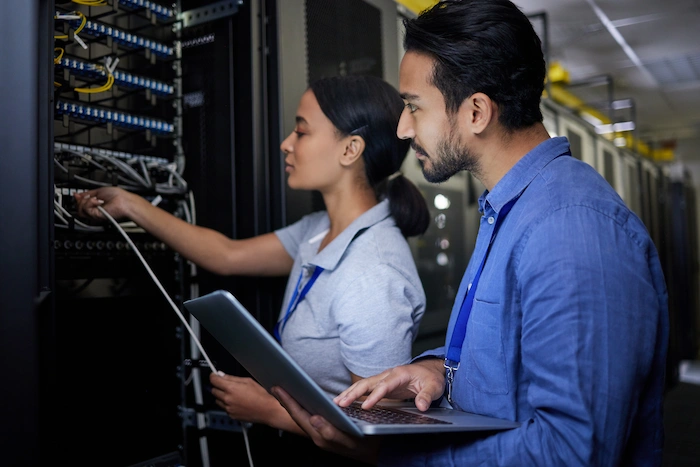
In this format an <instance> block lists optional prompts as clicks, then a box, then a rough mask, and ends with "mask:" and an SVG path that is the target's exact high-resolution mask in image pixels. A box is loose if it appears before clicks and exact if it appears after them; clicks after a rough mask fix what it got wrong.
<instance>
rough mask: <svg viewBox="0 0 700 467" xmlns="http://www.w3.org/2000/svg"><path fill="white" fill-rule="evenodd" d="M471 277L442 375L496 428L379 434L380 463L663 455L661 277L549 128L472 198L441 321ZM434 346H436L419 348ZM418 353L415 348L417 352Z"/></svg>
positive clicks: (626, 222) (619, 207) (631, 220)
mask: <svg viewBox="0 0 700 467" xmlns="http://www.w3.org/2000/svg"><path fill="white" fill-rule="evenodd" d="M518 196H519V198H518V200H517V201H516V203H515V205H514V206H513V208H512V210H511V211H510V213H508V215H507V216H506V217H505V219H504V220H503V223H502V226H501V228H500V230H499V231H498V234H497V236H496V238H495V240H494V242H493V245H492V247H491V250H490V253H489V256H488V258H487V261H486V264H485V266H484V270H483V273H482V275H481V278H480V280H479V282H478V286H477V289H476V294H475V300H474V305H473V308H472V311H471V316H470V319H469V322H468V324H467V331H466V338H465V340H464V343H463V346H462V350H461V363H460V366H459V369H458V370H457V372H456V376H455V382H454V387H453V401H454V402H453V405H454V406H455V407H457V408H459V409H462V410H465V411H469V412H476V413H480V414H486V415H491V416H496V417H500V418H506V419H510V420H517V421H520V422H521V423H522V425H521V426H520V427H519V428H516V429H513V430H509V431H502V432H498V433H486V434H484V433H481V434H478V435H476V436H475V435H474V434H461V435H450V436H435V437H432V438H430V437H427V438H423V439H422V440H421V441H420V442H419V441H416V442H411V443H406V442H405V440H402V441H403V442H401V441H399V442H397V443H393V442H391V441H390V442H389V443H386V444H388V446H386V444H385V447H386V449H384V450H383V452H382V464H387V465H389V464H391V465H401V466H410V465H440V466H449V465H459V466H476V465H511V466H567V467H571V466H576V465H585V466H593V465H595V466H605V467H609V466H616V465H635V466H640V465H660V464H661V450H662V444H663V420H662V394H663V389H664V371H665V365H666V349H667V339H668V326H669V324H668V310H667V308H668V304H667V301H668V300H667V293H666V285H665V281H664V277H663V273H662V270H661V264H660V262H659V258H658V254H657V251H656V248H655V247H654V244H653V243H652V240H651V238H650V237H649V235H648V233H647V230H646V228H645V226H644V224H643V223H642V222H641V221H640V220H639V218H638V217H637V216H636V215H635V214H634V213H633V212H632V211H630V210H629V209H628V208H627V207H626V206H625V204H624V202H623V201H622V199H620V197H619V196H618V195H617V193H616V192H615V191H614V190H613V188H612V187H611V186H610V185H609V184H608V183H607V182H606V181H605V179H603V178H602V177H601V176H600V175H599V174H598V173H597V172H596V171H595V170H594V169H593V168H592V167H590V166H589V165H588V164H586V163H584V162H581V161H579V160H577V159H575V158H573V157H571V156H570V155H569V144H568V141H567V140H566V138H563V137H557V138H552V139H550V140H547V141H545V142H543V143H542V144H540V145H539V146H538V147H536V148H535V149H533V150H532V151H531V152H530V153H528V154H527V155H526V156H525V157H523V158H522V159H521V160H520V161H519V162H518V163H517V164H516V165H515V166H514V167H513V168H512V169H511V170H510V171H509V172H508V173H507V174H506V175H505V176H504V177H503V178H502V179H501V180H500V181H499V182H498V183H497V185H496V186H495V187H494V188H493V190H492V191H491V192H486V193H484V194H483V195H482V196H481V198H480V199H479V207H480V210H481V212H482V213H483V216H482V218H481V225H480V227H479V234H478V237H477V241H476V246H475V249H474V253H473V255H472V258H471V261H470V262H469V266H468V267H467V270H466V272H465V274H464V277H463V279H462V283H461V285H460V289H459V293H458V295H457V298H456V301H455V305H454V308H453V310H452V315H451V318H450V323H449V326H448V331H447V340H446V343H447V344H449V342H450V338H451V336H452V333H453V329H454V326H455V321H456V318H457V314H458V313H459V310H460V306H461V304H462V301H463V299H464V297H465V295H466V292H467V288H468V286H469V284H470V283H471V282H472V280H473V277H474V274H475V272H476V270H477V268H478V266H479V263H480V262H481V260H482V258H483V256H484V253H485V252H486V249H487V246H488V243H489V240H490V238H491V233H492V230H493V228H494V227H495V225H496V222H493V221H491V222H489V219H490V218H494V219H497V218H498V216H499V212H500V211H501V209H502V208H503V206H504V205H506V204H507V203H508V202H509V201H510V200H512V199H514V198H516V197H518ZM425 355H434V356H438V357H441V358H443V357H444V355H445V348H440V349H435V350H433V351H429V352H426V353H424V354H423V355H422V356H425ZM422 356H421V357H422Z"/></svg>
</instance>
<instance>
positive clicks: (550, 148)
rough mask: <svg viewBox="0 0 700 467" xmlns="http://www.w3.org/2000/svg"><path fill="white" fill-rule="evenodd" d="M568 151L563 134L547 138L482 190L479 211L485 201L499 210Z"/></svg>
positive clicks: (482, 210)
mask: <svg viewBox="0 0 700 467" xmlns="http://www.w3.org/2000/svg"><path fill="white" fill-rule="evenodd" d="M568 152H569V141H568V140H567V139H566V138H565V137H563V136H556V137H554V138H549V139H548V140H546V141H543V142H542V143H540V144H539V145H537V146H536V147H535V148H534V149H532V150H531V151H530V152H528V153H527V154H525V156H523V158H522V159H520V160H519V161H518V162H517V163H516V164H515V165H514V166H513V167H512V168H511V169H510V170H509V171H508V172H507V173H506V174H505V175H504V176H503V178H501V179H500V180H499V181H498V183H496V186H495V187H493V190H491V191H490V192H489V191H488V190H487V191H484V193H483V194H482V195H481V196H480V197H479V211H481V212H482V213H483V212H484V209H485V203H486V202H488V203H489V205H490V206H491V207H492V208H493V209H494V210H495V211H496V212H500V210H501V209H502V208H503V206H505V205H506V203H508V202H509V201H510V200H512V199H513V198H515V197H516V196H518V195H520V194H521V193H522V192H523V191H524V190H525V188H527V186H528V185H529V184H530V182H532V180H534V178H535V177H536V176H537V174H539V173H540V172H541V171H542V169H543V168H544V167H545V166H546V165H547V164H549V163H550V162H552V161H553V160H554V159H556V158H557V157H559V156H561V155H564V154H566V153H568Z"/></svg>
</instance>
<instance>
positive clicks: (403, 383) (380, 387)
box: [333, 358, 445, 412]
mask: <svg viewBox="0 0 700 467" xmlns="http://www.w3.org/2000/svg"><path fill="white" fill-rule="evenodd" d="M444 392H445V368H444V366H443V360H442V359H439V358H426V359H423V360H419V361H417V362H414V363H411V364H410V365H402V366H397V367H395V368H390V369H388V370H385V371H383V372H381V373H379V374H378V375H375V376H370V377H369V378H365V379H361V380H360V381H358V382H356V383H355V384H353V385H352V386H350V387H349V388H348V389H346V390H345V391H343V392H341V393H340V394H338V395H337V396H336V397H335V398H334V399H333V401H334V402H335V403H336V404H338V405H339V406H341V407H347V406H349V405H350V404H352V403H353V402H354V401H355V400H357V399H358V398H360V397H362V396H364V395H367V394H369V395H368V396H367V398H366V399H365V400H364V401H363V402H362V408H363V409H369V408H370V407H372V406H374V405H375V404H376V403H377V402H379V401H380V400H381V399H382V398H385V397H386V398H390V399H415V404H416V407H417V408H418V410H421V411H423V412H424V411H426V410H428V408H429V407H430V404H431V403H432V402H433V401H434V400H436V399H438V398H440V397H441V396H442V395H443V393H444Z"/></svg>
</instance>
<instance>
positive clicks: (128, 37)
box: [57, 13, 174, 58]
mask: <svg viewBox="0 0 700 467" xmlns="http://www.w3.org/2000/svg"><path fill="white" fill-rule="evenodd" d="M57 14H58V13H57ZM69 23H70V25H71V26H72V27H73V28H74V29H76V30H77V29H78V28H79V27H80V25H81V20H79V19H75V20H71V21H70V22H69ZM81 34H88V35H90V36H92V37H107V38H111V39H112V40H113V41H115V42H117V44H120V45H123V46H125V47H129V48H132V49H141V48H143V49H146V50H149V51H151V52H153V53H154V54H155V55H156V56H158V57H161V58H169V57H172V56H173V53H174V49H173V47H171V46H169V45H167V44H162V43H160V42H157V41H155V40H152V39H149V38H147V37H144V36H141V35H137V34H132V33H130V32H128V31H125V30H123V29H120V28H116V27H113V26H110V25H108V24H103V23H99V22H97V21H93V20H87V21H86V22H85V26H84V27H83V28H82V31H81Z"/></svg>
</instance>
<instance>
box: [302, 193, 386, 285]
mask: <svg viewBox="0 0 700 467" xmlns="http://www.w3.org/2000/svg"><path fill="white" fill-rule="evenodd" d="M390 215H391V213H390V211H389V200H387V199H385V200H382V201H380V202H379V203H378V204H377V205H376V206H374V207H372V208H371V209H370V210H368V211H366V212H364V213H363V214H362V215H361V216H360V217H358V218H357V219H355V220H354V221H352V223H351V224H350V225H349V226H348V227H347V228H346V229H345V230H343V232H341V234H340V235H338V236H337V237H336V238H334V239H333V241H332V242H331V243H330V244H328V245H327V246H326V247H325V248H324V249H323V250H322V251H321V252H320V253H318V254H316V255H315V256H313V254H311V255H309V256H305V257H310V258H311V259H310V260H309V263H311V264H313V265H316V266H321V267H322V268H323V269H325V270H330V271H332V270H333V269H335V268H336V266H337V265H338V263H339V262H340V260H341V258H342V257H343V254H345V251H346V250H347V249H348V247H349V246H350V243H352V241H353V240H354V239H355V237H356V236H357V235H358V233H360V232H361V231H364V230H366V229H368V228H370V227H372V226H373V225H375V224H378V223H379V222H381V221H383V220H384V219H386V218H387V217H389V216H390ZM320 241H321V239H319V240H318V241H317V242H314V243H305V244H304V245H303V246H302V248H304V249H309V250H307V251H308V252H309V253H311V251H313V252H315V251H316V250H317V249H318V242H320Z"/></svg>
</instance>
